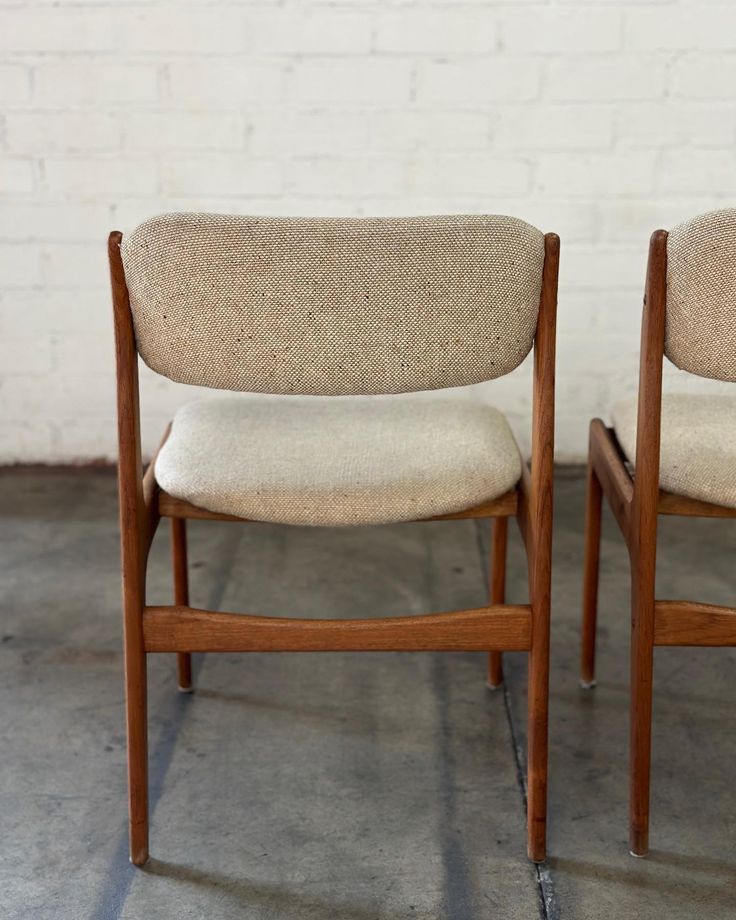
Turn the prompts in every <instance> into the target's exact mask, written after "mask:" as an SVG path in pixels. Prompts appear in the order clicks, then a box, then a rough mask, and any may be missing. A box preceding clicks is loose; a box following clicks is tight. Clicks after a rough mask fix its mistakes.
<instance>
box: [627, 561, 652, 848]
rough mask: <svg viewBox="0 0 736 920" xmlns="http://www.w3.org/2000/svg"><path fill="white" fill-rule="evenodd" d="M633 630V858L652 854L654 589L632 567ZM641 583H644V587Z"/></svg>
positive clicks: (630, 816) (631, 840) (631, 793)
mask: <svg viewBox="0 0 736 920" xmlns="http://www.w3.org/2000/svg"><path fill="white" fill-rule="evenodd" d="M632 569H633V571H632V597H631V606H632V610H631V613H632V630H631V701H630V707H631V710H630V733H631V741H630V746H631V764H630V777H629V781H630V793H629V821H630V824H629V850H630V852H631V855H632V856H646V855H647V852H648V851H649V794H650V791H649V786H650V774H651V751H652V678H653V671H654V642H653V628H652V627H653V622H654V589H653V584H649V585H648V588H649V590H647V584H646V583H647V582H649V581H650V580H649V579H646V578H644V579H643V578H642V576H641V574H640V573H639V572H638V571H637V565H636V562H634V565H633V566H632ZM642 581H644V582H645V584H642Z"/></svg>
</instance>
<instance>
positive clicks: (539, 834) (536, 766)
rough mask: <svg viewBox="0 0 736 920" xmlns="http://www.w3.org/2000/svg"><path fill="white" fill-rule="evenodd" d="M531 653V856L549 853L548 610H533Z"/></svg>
mask: <svg viewBox="0 0 736 920" xmlns="http://www.w3.org/2000/svg"><path fill="white" fill-rule="evenodd" d="M532 615H533V617H534V626H533V640H532V648H531V651H530V652H529V753H528V759H529V763H528V767H527V835H528V836H527V841H528V843H527V846H528V853H529V859H531V860H532V861H533V862H543V861H544V859H545V857H546V855H547V745H548V742H547V728H548V700H549V609H547V611H546V612H543V611H534V610H533V614H532Z"/></svg>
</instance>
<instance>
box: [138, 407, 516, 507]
mask: <svg viewBox="0 0 736 920" xmlns="http://www.w3.org/2000/svg"><path fill="white" fill-rule="evenodd" d="M155 473H156V479H157V481H158V483H159V485H160V486H161V487H162V488H163V489H164V490H165V491H166V492H168V493H169V494H170V495H173V496H175V497H177V498H182V499H186V500H187V501H189V502H192V503H193V504H195V505H198V506H200V507H203V508H207V509H208V510H210V511H217V512H220V513H225V514H233V515H237V516H239V517H245V518H250V519H254V520H260V521H274V522H280V523H287V524H305V525H355V524H379V523H387V522H390V521H405V520H413V519H417V518H427V517H432V516H434V515H437V514H445V513H450V512H453V511H460V510H463V509H466V508H469V507H472V506H473V505H476V504H479V503H480V502H482V501H485V500H487V499H491V498H495V497H497V496H500V495H502V494H503V493H505V492H507V491H508V490H509V489H511V488H513V486H514V485H515V484H516V483H517V482H518V480H519V477H520V475H521V459H520V456H519V451H518V448H517V446H516V442H515V441H514V436H513V435H512V433H511V429H510V428H509V425H508V423H507V421H506V419H505V418H504V416H503V415H502V414H501V413H500V412H499V411H498V410H497V409H493V408H491V407H489V406H486V405H480V404H477V403H471V402H468V401H465V400H458V399H457V398H451V397H446V396H438V397H435V396H432V397H429V398H417V397H412V396H408V397H407V396H383V397H347V398H341V397H307V398H299V397H291V396H276V397H273V396H243V397H231V398H228V397H225V398H223V397H220V398H215V399H208V400H204V401H202V402H196V403H190V404H189V405H186V406H184V407H183V408H182V409H180V410H179V411H178V412H177V413H176V415H175V417H174V422H173V425H172V429H171V433H170V435H169V438H168V440H167V441H166V443H165V444H164V446H163V448H162V449H161V451H160V453H159V456H158V459H157V461H156V468H155Z"/></svg>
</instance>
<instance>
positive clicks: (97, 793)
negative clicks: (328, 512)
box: [0, 472, 736, 920]
mask: <svg viewBox="0 0 736 920" xmlns="http://www.w3.org/2000/svg"><path fill="white" fill-rule="evenodd" d="M582 496H583V487H582V478H581V475H580V473H579V472H575V473H571V472H567V473H563V474H561V475H560V476H559V478H558V483H557V499H556V505H557V512H556V517H557V523H556V535H555V585H554V623H553V659H552V690H551V760H550V766H551V788H550V834H549V851H550V858H549V860H548V862H547V864H546V865H545V866H544V867H541V868H539V869H537V868H535V867H534V866H532V865H530V864H529V863H528V862H527V861H526V858H525V855H524V850H525V833H524V811H523V795H524V793H523V787H522V784H521V782H520V776H521V775H523V758H524V747H525V739H524V734H525V717H524V710H525V673H526V664H525V656H523V655H508V656H506V658H507V661H506V668H507V675H508V680H507V685H506V689H505V690H504V692H496V693H492V692H490V691H488V690H487V689H486V688H485V684H484V661H483V658H482V656H479V655H467V654H466V655H462V654H453V655H429V654H422V655H409V654H405V655H400V654H364V655H357V654H325V655H313V654H312V655H310V654H301V655H271V656H267V655H252V656H250V657H246V656H242V655H241V656H237V655H208V656H206V657H200V658H199V660H198V661H197V664H196V671H197V673H196V684H197V693H196V694H195V695H193V696H183V695H180V694H178V693H177V692H176V689H175V682H174V663H173V660H172V656H157V657H155V658H154V659H153V660H152V663H151V666H150V746H151V774H152V775H151V780H152V783H151V793H152V805H153V821H152V834H151V843H152V853H153V856H154V858H153V859H152V861H151V863H150V865H149V866H147V867H146V869H144V870H136V869H133V868H132V867H131V866H130V865H129V863H128V862H127V842H126V832H125V768H124V765H125V745H124V736H123V711H122V676H121V654H120V612H119V581H118V545H117V522H116V507H115V504H116V499H115V484H114V480H113V478H112V476H111V475H109V474H104V473H94V472H89V473H81V472H80V473H41V474H37V473H30V472H26V473H18V472H8V473H7V474H4V475H2V476H0V606H1V607H2V620H1V621H0V634H1V638H2V643H1V644H0V692H1V693H2V707H1V708H0V821H1V825H0V826H1V827H2V835H1V840H2V842H1V843H0V917H2V918H26V917H28V918H34V920H45V918H54V920H64V918H73V920H80V918H106V920H113V918H125V920H139V918H146V920H155V918H177V920H184V918H204V917H208V918H209V917H213V918H214V917H217V918H230V917H239V918H243V917H245V918H290V920H374V918H375V920H378V918H382V920H399V918H405V917H412V918H417V920H419V918H422V920H429V918H452V920H456V918H457V920H485V918H496V917H498V918H503V920H514V918H525V920H526V918H537V917H541V918H565V920H567V918H570V920H573V918H580V920H597V918H606V920H610V918H620V920H626V918H650V917H651V918H655V917H656V918H658V920H659V918H663V917H667V918H699V917H708V918H721V917H723V918H727V917H728V918H733V917H736V782H735V778H736V777H735V773H734V763H735V762H736V732H735V731H734V729H736V715H735V713H736V679H735V673H736V672H735V671H734V662H736V650H730V649H729V650H709V649H702V650H690V649H672V650H659V651H658V652H657V654H656V688H655V732H654V755H653V759H654V762H653V789H654V794H653V822H652V846H653V851H652V854H651V856H650V858H649V859H647V860H634V859H632V858H631V857H629V856H628V854H627V848H626V836H627V831H626V810H627V683H628V676H627V675H628V631H629V627H628V589H627V584H628V581H627V566H626V555H625V551H624V549H623V544H622V543H621V541H620V539H619V537H618V534H617V532H616V531H615V525H613V524H612V521H611V519H610V517H609V518H607V520H606V528H605V534H604V548H603V572H602V585H601V596H602V604H601V628H600V659H599V660H600V666H599V675H598V676H599V684H598V687H597V689H596V690H595V691H592V692H584V691H582V690H580V689H579V688H578V684H577V657H578V621H579V607H580V564H581V546H582V539H581V530H582V516H583V508H582V504H583V499H582ZM661 533H662V539H661V544H660V545H661V551H660V573H661V577H660V587H659V593H660V595H661V596H685V597H693V598H698V599H700V600H706V601H713V602H716V603H717V602H721V603H729V602H733V584H734V559H735V558H736V556H735V551H736V528H734V526H733V524H732V523H731V522H723V521H693V522H688V521H684V520H675V519H671V520H669V519H666V520H664V521H663V522H662V528H661ZM486 545H487V534H486V532H485V530H484V529H483V525H481V526H479V527H476V525H475V524H473V523H472V522H452V523H429V524H418V525H399V526H395V527H385V528H375V529H366V530H352V531H342V530H339V531H338V530H307V529H288V528H281V527H275V526H270V525H251V526H238V525H232V524H213V523H210V522H200V523H195V524H192V525H190V561H191V564H192V565H191V587H192V591H191V593H192V602H193V603H194V604H195V605H200V606H210V607H217V606H222V608H223V609H230V610H238V609H240V610H247V611H254V612H274V613H278V612H282V613H285V614H287V613H293V614H298V615H304V616H340V615H356V616H363V615H376V614H378V615H392V614H399V613H420V612H425V611H431V610H436V611H439V610H443V609H449V608H452V607H463V606H476V605H479V604H481V603H483V601H484V593H485V589H484V577H485V576H484V568H485V558H486V555H487V553H486ZM523 576H524V562H523V557H522V555H521V552H520V547H519V542H518V538H517V534H516V533H515V532H514V533H513V535H512V544H511V548H510V560H509V586H510V591H509V595H510V597H509V599H510V600H519V601H522V600H525V599H526V595H525V586H524V577H523ZM170 590H171V589H170V576H169V568H168V533H167V531H166V529H165V528H162V530H161V531H160V533H159V536H158V537H157V541H156V545H155V548H154V556H153V559H152V562H151V569H150V579H149V597H150V599H151V601H152V602H154V603H155V602H161V603H166V602H169V600H170V596H171V595H170Z"/></svg>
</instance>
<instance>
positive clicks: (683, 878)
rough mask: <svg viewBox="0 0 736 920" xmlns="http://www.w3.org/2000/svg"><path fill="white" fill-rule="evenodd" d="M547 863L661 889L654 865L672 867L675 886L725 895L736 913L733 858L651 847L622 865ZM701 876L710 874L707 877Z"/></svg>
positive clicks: (611, 880) (556, 868)
mask: <svg viewBox="0 0 736 920" xmlns="http://www.w3.org/2000/svg"><path fill="white" fill-rule="evenodd" d="M547 866H548V868H549V869H550V871H551V872H552V877H553V879H554V875H555V874H556V873H566V874H569V875H571V876H574V877H578V878H591V879H595V880H596V881H598V882H601V881H603V882H606V883H611V884H620V885H625V886H626V887H627V888H640V889H652V890H660V891H661V889H662V885H663V883H664V881H665V880H664V878H663V876H662V873H661V872H657V868H658V867H661V868H665V869H669V870H675V872H676V873H677V882H678V890H679V891H680V892H681V893H682V892H683V891H684V890H686V889H688V888H689V889H691V890H692V891H693V892H694V893H696V895H700V896H706V897H707V896H708V895H710V896H711V897H718V896H720V898H719V899H722V898H723V897H724V896H728V898H729V903H731V904H732V905H733V907H734V912H735V914H734V915H736V860H734V861H731V862H728V861H726V860H723V859H715V858H712V857H708V856H692V855H690V854H685V853H673V852H671V851H668V850H650V851H649V855H648V856H647V857H646V859H635V858H634V857H629V863H628V864H627V865H624V866H612V865H610V864H606V863H594V862H587V861H583V860H579V859H572V858H568V857H550V859H549V860H548V861H547ZM704 876H710V879H708V878H705V877H704Z"/></svg>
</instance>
